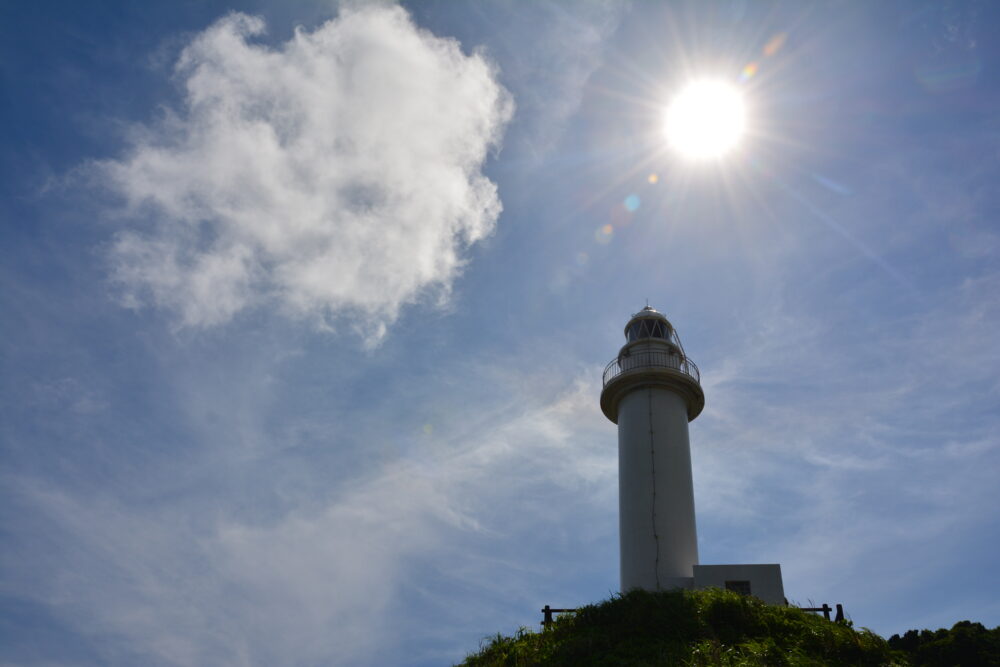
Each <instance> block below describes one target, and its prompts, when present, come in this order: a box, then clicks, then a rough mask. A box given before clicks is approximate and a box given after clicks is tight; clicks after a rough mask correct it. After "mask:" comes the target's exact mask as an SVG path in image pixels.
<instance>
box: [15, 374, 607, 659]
mask: <svg viewBox="0 0 1000 667" xmlns="http://www.w3.org/2000/svg"><path fill="white" fill-rule="evenodd" d="M594 370H595V369H588V373H587V377H586V378H585V379H580V380H578V381H571V382H559V383H539V382H537V381H536V379H534V378H531V377H527V376H524V375H522V374H519V373H517V372H513V371H501V370H498V369H496V368H491V367H480V368H476V369H470V371H469V372H470V374H471V377H466V378H465V380H466V381H468V382H474V381H476V380H477V379H478V380H480V381H489V382H495V383H496V386H497V389H498V392H499V393H502V394H505V395H507V396H509V397H511V398H509V399H508V400H506V401H500V402H498V403H496V404H495V405H492V406H485V405H479V406H476V409H470V410H468V411H467V412H462V413H460V414H457V415H456V416H455V418H454V419H453V420H452V421H451V422H449V423H444V424H442V425H441V430H442V431H443V432H445V435H443V436H442V437H440V438H439V437H437V436H435V435H434V434H433V433H426V434H424V435H425V436H426V437H425V438H423V440H422V442H421V443H420V444H418V445H417V447H416V448H415V449H413V450H412V451H408V452H406V451H404V452H401V453H400V455H399V456H393V457H389V458H386V459H384V460H383V461H382V462H381V464H380V465H378V466H377V467H376V468H374V469H371V470H369V472H368V473H366V474H362V475H356V476H355V477H354V478H353V479H352V480H350V481H347V482H343V483H339V484H336V485H331V486H329V487H328V488H326V489H325V490H324V491H323V492H321V493H319V494H318V495H315V496H314V497H312V498H310V499H309V502H297V503H295V504H294V505H293V506H290V507H288V508H286V510H283V511H279V512H277V513H276V512H274V511H273V510H274V508H270V509H269V510H268V511H264V512H253V511H249V512H248V511H246V507H245V505H246V504H247V503H255V502H258V501H257V500H256V499H255V498H256V495H257V492H256V491H255V490H254V489H253V488H250V487H246V488H244V487H241V486H235V487H234V485H233V484H232V481H229V482H228V483H227V484H225V485H224V486H222V487H219V488H213V484H214V483H213V482H212V481H211V480H212V479H215V478H216V477H217V476H223V477H226V478H229V479H230V480H231V478H232V476H233V474H236V472H235V471H240V472H239V474H240V475H248V476H253V475H255V474H256V473H252V472H250V469H251V468H255V467H256V468H266V467H267V466H269V465H270V463H269V461H270V459H268V458H266V457H262V458H260V459H259V460H257V461H256V462H253V461H251V462H250V463H248V462H247V461H246V460H245V456H246V454H245V452H241V451H238V449H237V448H234V447H233V446H232V445H231V444H223V445H220V446H216V447H215V448H214V450H213V451H211V452H207V453H206V452H203V453H202V454H201V455H196V458H197V460H189V461H187V462H186V463H185V464H184V467H188V466H190V467H192V468H195V467H199V466H207V467H209V469H208V470H206V471H205V475H207V477H206V476H205V475H203V476H202V477H201V478H200V481H198V478H197V477H196V476H192V475H186V474H182V475H181V476H180V477H181V479H178V480H177V481H178V483H182V482H181V480H182V479H183V480H186V481H184V482H183V484H184V485H185V487H186V489H187V490H186V492H185V494H184V499H183V500H182V501H180V502H178V501H176V500H168V499H167V498H162V499H160V498H158V496H148V495H145V494H140V495H143V496H144V497H143V498H142V499H137V498H136V497H135V495H134V492H135V489H134V488H133V487H132V486H131V482H129V483H128V484H127V485H126V486H128V487H129V488H128V489H126V488H125V487H122V486H120V485H116V484H111V485H109V486H107V487H106V488H104V489H102V490H100V491H96V490H94V489H93V488H90V487H87V488H82V487H81V488H74V487H71V486H66V485H63V486H61V487H57V486H53V485H51V484H49V483H47V482H43V481H41V480H37V479H29V478H26V477H23V476H22V477H20V478H18V479H8V480H6V482H7V483H6V484H5V487H6V489H7V491H6V493H5V495H6V496H7V498H8V500H10V502H9V503H8V504H7V507H8V511H9V512H13V511H16V512H17V514H18V515H19V516H20V518H19V519H17V520H14V518H13V516H10V517H8V519H9V521H8V522H7V525H8V526H9V527H10V528H11V529H12V530H13V531H15V532H16V533H17V534H18V541H17V544H18V549H17V552H16V553H15V552H9V553H8V554H7V557H6V560H5V561H4V563H3V565H4V569H5V571H6V572H7V573H8V574H10V575H11V577H9V578H8V579H7V583H6V584H5V591H6V592H7V593H8V594H11V595H16V596H18V597H19V598H22V599H28V600H34V601H37V602H40V603H42V604H44V605H45V606H46V607H47V608H49V609H51V610H52V612H53V613H54V614H56V615H57V616H58V617H59V618H60V619H61V620H62V621H63V622H65V623H66V624H67V625H68V626H69V627H72V628H74V630H75V631H77V632H79V633H80V634H81V635H82V636H86V637H92V638H96V639H98V640H99V641H100V643H101V644H102V645H103V646H105V650H106V651H107V654H106V656H105V657H106V659H107V661H108V662H109V663H112V664H115V663H118V664H124V663H130V662H132V663H134V662H143V663H145V664H164V665H167V664H204V663H212V664H255V663H260V662H264V663H269V664H298V663H317V662H323V663H328V664H345V665H346V664H377V663H392V664H401V663H409V662H412V661H414V659H415V653H418V652H419V653H421V654H422V655H423V654H425V655H423V658H421V659H426V660H431V659H432V658H433V660H434V661H435V662H440V661H448V660H454V659H457V658H459V657H460V655H461V651H462V650H469V649H471V648H473V647H474V646H475V642H476V641H477V640H478V639H479V637H481V636H482V635H484V634H486V632H488V631H490V630H493V629H495V628H496V627H497V624H498V623H503V622H506V621H507V620H508V619H506V618H504V619H502V620H500V619H498V618H497V617H496V609H497V607H498V606H503V605H506V606H508V607H509V606H511V605H516V604H519V603H521V602H523V598H525V596H526V594H527V597H528V599H529V603H528V605H529V606H528V609H533V608H534V607H536V606H537V604H538V600H537V599H536V597H533V596H532V595H531V593H534V595H535V596H537V595H538V593H539V591H544V590H551V589H552V587H553V586H555V587H558V586H560V585H563V586H566V585H567V581H568V579H567V578H568V577H571V576H573V575H574V573H573V572H572V571H571V570H567V569H566V568H564V567H563V566H562V565H561V564H560V563H559V562H558V560H557V557H554V556H553V552H555V553H557V554H559V553H562V554H566V550H567V549H572V548H574V546H576V545H578V544H580V543H584V544H587V543H592V542H593V541H594V540H604V541H609V540H607V538H608V535H609V534H610V533H613V531H614V523H613V521H612V520H610V517H608V520H606V521H602V522H598V525H596V526H595V525H594V522H593V521H592V520H591V521H588V520H587V517H588V515H593V514H594V513H595V511H596V512H597V513H610V512H612V511H613V508H614V503H613V498H614V489H615V479H616V473H615V460H616V457H615V450H614V436H613V427H611V426H610V425H609V424H606V423H604V418H603V416H601V415H600V413H599V411H598V410H597V409H596V388H595V387H594V386H593V382H592V379H593V375H594ZM543 385H544V386H545V388H544V389H542V388H541V387H542V386H543ZM531 387H533V389H532V390H530V391H527V390H526V388H531ZM457 400H458V399H457V397H456V398H455V401H457ZM235 419H237V420H238V421H239V424H238V426H239V427H240V428H241V429H244V430H245V429H246V428H247V425H246V424H244V423H243V422H242V418H241V417H239V416H237V417H235ZM229 427H230V424H229V423H228V421H227V419H226V418H223V422H222V423H219V424H217V428H218V429H219V431H220V432H222V431H225V430H227V429H228V428H229ZM398 428H399V424H390V425H388V426H387V434H391V432H392V430H394V429H398ZM325 429H326V431H327V436H326V437H327V438H328V439H330V440H331V446H335V444H336V439H337V433H338V431H340V430H341V429H342V427H341V425H339V424H338V423H334V422H333V421H331V422H330V423H327V424H326V425H325ZM390 437H391V435H390ZM289 464H290V462H289V461H288V460H285V462H284V463H283V466H282V467H283V468H284V469H285V472H286V473H287V467H288V465H289ZM299 465H301V466H302V467H303V469H302V470H299V471H297V473H296V474H297V475H298V476H299V477H300V478H307V477H318V478H322V477H324V476H325V475H327V474H328V473H327V472H326V471H324V470H323V468H322V466H321V465H320V466H317V462H316V461H303V462H301V463H300V464H299ZM257 472H258V473H263V471H262V470H258V471H257ZM278 476H280V475H278ZM264 477H267V475H264ZM274 483H279V482H278V481H277V480H275V482H274ZM192 484H193V485H194V486H191V485H192ZM168 495H171V497H172V494H169V493H168ZM567 516H569V517H573V518H571V519H570V520H569V521H568V522H567ZM570 536H572V537H570ZM29 553H30V554H35V556H34V557H30V558H29V557H27V556H28V554H29ZM574 559H575V562H574V568H573V569H574V570H577V572H576V574H577V575H578V574H579V571H580V570H585V569H586V567H585V563H586V562H587V559H586V558H580V557H579V556H575V557H574ZM560 582H562V584H560ZM603 592H604V591H599V592H598V593H597V594H601V593H603ZM404 600H407V602H406V604H405V605H404V604H403V601H404ZM414 610H425V611H427V612H433V613H435V614H438V615H440V623H438V624H436V625H440V626H441V627H442V628H444V627H447V628H448V630H447V631H443V630H441V631H433V630H430V629H429V628H428V624H427V623H426V619H425V618H422V617H421V614H420V613H419V612H415V611H414ZM523 615H524V611H521V612H520V613H519V614H517V615H514V617H515V618H516V617H519V616H520V617H523ZM112 636H115V637H120V638H125V640H126V641H124V642H118V641H109V640H108V638H109V637H112ZM463 637H464V638H463ZM457 638H458V639H457ZM459 645H460V649H458V648H457V647H458V646H459ZM456 651H457V652H456Z"/></svg>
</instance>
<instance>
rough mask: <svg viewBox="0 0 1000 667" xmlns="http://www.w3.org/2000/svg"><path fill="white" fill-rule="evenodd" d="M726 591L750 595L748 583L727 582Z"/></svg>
mask: <svg viewBox="0 0 1000 667" xmlns="http://www.w3.org/2000/svg"><path fill="white" fill-rule="evenodd" d="M726 590H727V591H733V592H734V593H739V594H740V595H750V582H749V581H727V582H726Z"/></svg>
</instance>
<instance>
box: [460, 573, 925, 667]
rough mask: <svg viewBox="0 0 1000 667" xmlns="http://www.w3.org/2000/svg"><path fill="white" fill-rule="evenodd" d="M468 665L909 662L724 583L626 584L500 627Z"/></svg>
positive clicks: (845, 630) (870, 639)
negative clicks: (544, 623) (539, 619)
mask: <svg viewBox="0 0 1000 667" xmlns="http://www.w3.org/2000/svg"><path fill="white" fill-rule="evenodd" d="M461 664H462V665H463V666H465V667H499V666H501V665H504V666H508V665H509V666H511V667H515V666H516V667H529V666H531V665H567V666H569V665H572V666H573V667H588V666H593V667H598V666H600V667H605V666H606V667H612V666H614V667H628V666H634V667H639V666H641V665H687V666H700V665H732V666H736V665H741V666H742V665H775V666H783V665H789V666H792V665H796V666H797V665H906V664H909V663H908V662H907V661H906V659H905V657H904V655H903V654H902V653H899V652H895V651H893V650H891V649H890V648H889V645H888V644H887V643H886V641H885V640H884V639H882V638H881V637H879V636H878V635H876V634H874V633H873V632H871V631H869V630H867V629H865V630H861V631H857V630H855V629H854V628H852V627H851V625H850V624H849V623H835V622H831V621H827V620H825V619H824V618H822V617H820V616H815V615H813V614H809V613H807V612H804V611H801V610H799V609H796V608H794V607H778V606H773V605H768V604H764V603H763V602H761V601H760V600H758V599H756V598H752V597H746V596H742V595H738V594H736V593H731V592H728V591H722V590H718V589H711V590H704V591H664V592H659V593H649V592H646V591H632V592H630V593H627V594H625V595H620V596H616V597H614V598H612V599H610V600H606V601H605V602H601V603H599V604H594V605H589V606H586V607H583V608H581V609H580V610H579V611H578V612H577V613H576V614H565V615H563V616H561V617H559V618H557V620H556V621H555V623H553V624H552V626H550V628H549V629H548V630H545V631H541V632H532V631H530V630H527V629H526V628H522V629H521V630H520V631H518V632H517V633H516V634H515V635H514V636H513V637H505V636H503V635H499V634H498V635H497V636H496V637H493V638H490V639H488V640H487V641H485V642H484V646H483V647H482V649H481V650H480V651H479V652H478V653H475V654H473V655H470V656H469V657H467V658H466V659H465V661H464V662H463V663H461Z"/></svg>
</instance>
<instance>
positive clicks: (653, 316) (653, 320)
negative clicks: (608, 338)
mask: <svg viewBox="0 0 1000 667" xmlns="http://www.w3.org/2000/svg"><path fill="white" fill-rule="evenodd" d="M672 334H673V327H672V326H670V322H669V321H668V320H667V318H666V316H665V315H664V314H663V313H661V312H659V311H658V310H656V309H655V308H653V307H652V306H646V307H645V308H643V309H642V310H640V311H639V312H638V313H636V314H635V315H633V316H632V319H630V320H629V321H628V324H626V325H625V340H626V341H628V342H632V341H635V340H639V339H640V338H663V339H666V340H670V339H671V338H672Z"/></svg>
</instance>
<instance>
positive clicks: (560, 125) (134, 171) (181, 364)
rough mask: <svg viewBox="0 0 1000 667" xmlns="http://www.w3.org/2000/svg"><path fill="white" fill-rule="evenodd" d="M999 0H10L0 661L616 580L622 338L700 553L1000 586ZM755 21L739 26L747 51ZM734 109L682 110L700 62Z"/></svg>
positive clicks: (346, 651)
mask: <svg viewBox="0 0 1000 667" xmlns="http://www.w3.org/2000/svg"><path fill="white" fill-rule="evenodd" d="M997 34H1000V12H998V8H997V6H996V5H994V4H992V3H985V2H983V3H975V2H968V3H962V2H951V3H916V2H886V3H877V4H873V3H860V2H859V3H844V2H830V3H801V2H789V3H750V2H737V1H733V2H720V3H714V4H709V3H701V2H698V3H682V2H681V3H672V4H671V5H669V6H666V5H658V4H653V3H635V4H632V5H629V4H599V3H590V4H585V5H583V4H572V5H571V4H570V3H515V2H490V3H486V2H483V3H453V2H427V3H418V4H414V5H412V6H410V5H405V4H404V5H402V6H401V7H400V6H396V5H377V4H364V5H344V6H339V7H338V6H337V5H334V4H330V3H327V2H297V3H276V2H275V3H268V2H243V3H240V2H234V3H222V2H180V3H178V2H169V3H167V2H162V3H152V2H150V3H141V4H138V5H137V4H135V3H112V2H105V3H88V4H87V5H86V6H85V5H84V4H81V3H58V2H46V3H20V4H17V5H14V4H7V5H5V6H4V7H3V8H2V9H0V36H2V39H0V45H2V46H0V75H2V77H3V86H2V89H0V90H2V102H0V127H2V132H3V145H4V151H3V153H2V156H0V169H2V176H3V178H2V180H0V183H2V185H0V188H2V192H3V208H2V209H0V210H2V227H0V234H2V237H0V253H2V263H0V278H2V284H3V289H2V293H0V299H2V313H3V315H2V332H3V335H2V337H0V350H2V370H3V372H2V380H0V382H2V384H0V387H2V402H0V404H2V419H0V433H2V444H0V446H2V460H3V469H2V473H0V480H2V483H0V530H2V535H3V548H2V550H0V575H2V576H0V581H2V584H0V586H2V587H0V647H2V648H0V662H4V664H17V665H43V664H44V665H117V664H120V665H126V664H151V665H180V664H295V665H318V664H344V665H384V664H399V665H437V664H449V663H451V662H454V661H457V660H459V659H461V657H462V656H463V655H464V654H465V653H466V652H468V651H470V650H473V649H475V648H476V647H477V646H478V643H479V641H480V640H481V639H482V638H483V637H485V636H487V635H489V634H492V633H495V632H497V631H505V632H509V631H512V630H514V629H516V628H517V627H518V626H519V625H532V624H534V623H536V622H537V621H538V620H539V613H538V609H539V608H540V607H541V606H542V605H544V604H551V605H554V606H574V605H579V604H585V603H587V602H592V601H597V600H600V599H603V598H606V597H607V596H608V595H609V594H610V593H612V592H613V591H615V589H616V587H617V579H618V562H617V470H616V466H617V454H616V435H615V428H614V425H612V424H611V423H609V422H608V421H607V420H605V418H604V417H603V415H601V412H600V409H599V407H598V396H599V393H600V389H601V387H600V377H601V370H602V368H603V366H604V364H606V363H607V361H608V360H609V359H611V358H612V357H613V356H614V355H615V354H616V352H617V350H618V347H619V346H620V345H621V343H622V342H623V341H622V338H621V328H622V326H623V325H624V323H625V321H626V320H627V318H628V316H629V315H630V314H631V313H632V312H635V311H636V310H638V309H639V308H641V307H642V306H643V305H644V304H645V302H646V299H648V300H649V303H650V304H652V305H653V306H655V307H656V308H658V309H660V310H662V311H663V312H665V313H666V314H667V316H668V317H669V318H670V319H671V321H672V322H673V323H674V324H675V325H676V326H677V328H678V330H679V332H680V335H681V337H682V339H683V341H684V344H685V347H686V349H687V352H688V353H689V355H690V356H691V357H692V359H694V361H696V362H697V363H698V365H699V366H700V368H701V370H702V379H703V385H704V388H705V393H706V408H705V411H704V413H703V414H702V415H701V416H700V417H699V418H698V419H697V420H696V421H695V422H693V423H692V425H691V442H692V456H693V466H694V482H695V494H696V507H697V513H698V528H699V545H700V551H701V559H702V562H704V563H734V562H737V563H738V562H779V563H781V565H782V571H783V574H784V583H785V590H786V593H787V595H788V597H789V598H790V599H791V600H793V601H796V602H799V603H806V602H810V601H813V602H816V603H821V602H829V603H835V602H842V603H843V604H844V605H845V607H846V609H847V611H848V612H849V613H850V615H851V616H852V617H853V619H854V621H855V623H856V624H857V625H860V626H867V627H870V628H872V629H873V630H875V631H877V632H879V633H881V634H883V635H888V634H892V633H894V632H900V631H903V630H906V629H909V628H923V627H931V628H936V627H941V626H950V625H951V624H953V623H954V622H955V621H958V620H961V619H967V618H968V619H971V620H974V621H981V622H983V623H985V624H987V625H989V626H991V627H992V626H995V625H997V624H1000V602H998V601H997V599H996V591H997V590H998V588H1000V580H998V575H997V570H996V567H995V562H994V561H995V554H996V553H997V552H998V550H1000V518H998V512H997V507H998V506H1000V485H998V484H997V474H998V471H1000V411H998V407H1000V383H998V376H1000V375H998V372H1000V346H998V344H997V335H996V331H997V330H998V328H1000V229H998V226H997V219H998V215H1000V190H998V189H997V187H996V183H997V182H1000V115H998V112H997V110H998V109H1000V86H998V82H1000V76H997V64H998V62H1000V52H998V49H1000V47H998V42H997V38H996V35H997ZM751 65H752V66H751ZM705 75H712V76H716V77H721V78H723V79H726V80H729V81H731V82H733V84H734V85H737V86H739V87H740V88H741V89H742V91H743V94H744V95H745V99H746V103H747V106H748V129H747V135H746V137H745V139H744V141H743V143H742V144H741V146H740V147H739V149H738V150H737V151H736V152H735V153H733V154H731V155H729V156H727V157H726V158H725V159H723V160H720V161H718V162H713V163H708V164H706V163H698V164H696V163H691V162H690V161H687V160H684V159H681V158H679V157H678V156H677V155H675V154H673V153H671V152H670V151H668V150H667V149H666V146H665V141H664V138H663V136H662V133H661V131H660V126H661V124H662V117H663V112H664V106H665V104H666V102H667V100H668V99H670V97H671V94H672V93H673V92H674V91H676V89H677V88H678V86H681V85H683V83H684V82H686V81H688V80H690V79H693V78H697V77H699V76H705Z"/></svg>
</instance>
